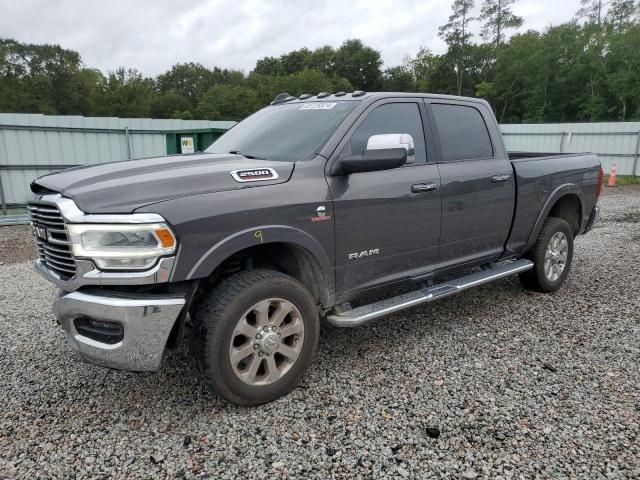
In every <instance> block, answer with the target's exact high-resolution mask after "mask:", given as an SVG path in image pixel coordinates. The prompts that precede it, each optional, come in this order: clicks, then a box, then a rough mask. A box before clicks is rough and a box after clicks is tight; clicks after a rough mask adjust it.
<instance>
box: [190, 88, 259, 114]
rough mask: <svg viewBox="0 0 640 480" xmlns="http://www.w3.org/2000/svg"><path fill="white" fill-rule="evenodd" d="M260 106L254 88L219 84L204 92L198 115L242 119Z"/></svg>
mask: <svg viewBox="0 0 640 480" xmlns="http://www.w3.org/2000/svg"><path fill="white" fill-rule="evenodd" d="M260 106H261V105H260V104H259V102H258V95H257V94H256V91H255V90H254V89H252V88H248V87H242V86H240V85H225V84H218V85H215V86H213V87H211V89H210V90H209V91H208V92H207V93H205V94H204V96H203V97H202V99H201V100H200V103H198V109H197V115H198V117H199V118H207V119H210V120H242V119H243V118H244V117H246V116H248V115H250V114H252V113H253V112H255V111H256V110H257V109H258V108H260Z"/></svg>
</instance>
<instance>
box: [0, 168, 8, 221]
mask: <svg viewBox="0 0 640 480" xmlns="http://www.w3.org/2000/svg"><path fill="white" fill-rule="evenodd" d="M0 202H2V214H3V215H6V214H7V200H6V199H5V198H4V190H3V188H2V175H1V174H0Z"/></svg>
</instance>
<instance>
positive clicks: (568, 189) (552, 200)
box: [525, 183, 584, 251]
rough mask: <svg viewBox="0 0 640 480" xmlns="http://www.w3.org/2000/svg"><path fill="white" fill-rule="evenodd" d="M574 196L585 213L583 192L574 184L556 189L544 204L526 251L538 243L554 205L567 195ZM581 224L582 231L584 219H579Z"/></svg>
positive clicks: (566, 184)
mask: <svg viewBox="0 0 640 480" xmlns="http://www.w3.org/2000/svg"><path fill="white" fill-rule="evenodd" d="M570 194H573V195H575V196H577V197H578V200H579V201H580V206H581V211H582V212H584V202H583V200H582V191H581V190H580V188H578V187H577V186H576V185H575V184H574V183H565V184H563V185H560V186H559V187H558V188H556V189H555V190H554V191H553V192H552V193H551V195H549V197H548V198H547V200H546V201H545V203H544V206H543V207H542V209H541V210H540V213H539V214H538V217H537V219H536V223H535V224H534V226H533V229H532V230H531V233H530V234H529V239H528V241H527V246H526V248H525V251H528V250H529V249H530V248H531V247H533V245H534V244H535V243H536V240H537V239H538V236H539V235H540V231H541V230H542V226H543V225H544V222H545V220H546V219H547V218H548V217H549V212H550V211H551V209H552V208H553V207H554V205H555V204H556V203H557V202H558V200H560V199H561V198H562V197H564V196H565V195H570ZM579 222H580V226H581V228H580V230H582V223H583V221H582V218H580V219H579Z"/></svg>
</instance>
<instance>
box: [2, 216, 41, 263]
mask: <svg viewBox="0 0 640 480" xmlns="http://www.w3.org/2000/svg"><path fill="white" fill-rule="evenodd" d="M35 258H36V248H35V245H34V242H33V236H32V235H31V227H30V226H29V225H11V226H4V227H0V264H2V263H19V262H26V261H27V260H34V259H35Z"/></svg>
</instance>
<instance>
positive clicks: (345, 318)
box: [327, 260, 533, 327]
mask: <svg viewBox="0 0 640 480" xmlns="http://www.w3.org/2000/svg"><path fill="white" fill-rule="evenodd" d="M532 268H533V263H532V262H530V261H529V260H515V261H506V262H502V263H498V264H496V265H494V266H493V267H492V268H489V269H486V270H481V271H479V272H476V273H472V274H470V275H466V276H464V277H460V278H456V279H453V280H448V281H446V282H444V283H441V284H439V285H434V286H432V287H428V288H423V289H422V290H416V291H414V292H409V293H404V294H402V295H398V296H397V297H393V298H388V299H386V300H381V301H379V302H375V303H371V304H369V305H363V306H361V307H358V308H354V309H352V310H347V311H345V312H342V313H340V314H333V315H329V316H328V317H327V320H328V321H329V323H331V324H333V325H336V326H338V327H356V326H358V325H362V324H363V323H366V322H369V321H371V320H375V319H377V318H380V317H384V316H386V315H389V314H391V313H395V312H399V311H400V310H404V309H406V308H411V307H415V306H416V305H421V304H423V303H428V302H433V301H434V300H439V299H441V298H444V297H448V296H450V295H454V294H456V293H458V292H461V291H463V290H467V289H469V288H473V287H477V286H478V285H482V284H484V283H489V282H493V281H494V280H498V279H500V278H504V277H508V276H510V275H513V274H515V273H520V272H525V271H527V270H531V269H532Z"/></svg>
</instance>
